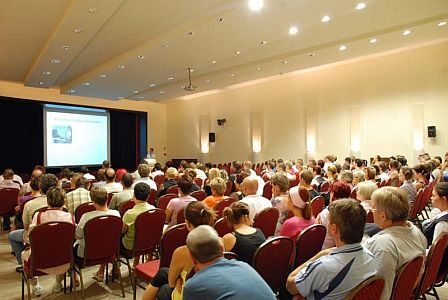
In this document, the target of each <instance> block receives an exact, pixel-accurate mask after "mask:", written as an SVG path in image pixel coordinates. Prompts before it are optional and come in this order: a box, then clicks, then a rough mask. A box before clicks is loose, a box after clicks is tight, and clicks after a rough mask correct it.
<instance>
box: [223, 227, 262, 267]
mask: <svg viewBox="0 0 448 300" xmlns="http://www.w3.org/2000/svg"><path fill="white" fill-rule="evenodd" d="M255 229H256V231H255V232H254V233H252V234H241V233H239V232H237V231H234V232H233V234H234V235H235V238H236V242H235V245H234V246H233V248H232V250H231V251H232V252H234V253H235V254H237V255H238V260H240V261H244V262H246V263H248V264H249V265H252V258H253V256H254V254H255V251H257V249H258V246H260V245H261V244H263V243H264V242H265V241H266V238H265V237H264V234H263V232H262V231H261V230H260V229H258V228H255Z"/></svg>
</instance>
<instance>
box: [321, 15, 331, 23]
mask: <svg viewBox="0 0 448 300" xmlns="http://www.w3.org/2000/svg"><path fill="white" fill-rule="evenodd" d="M330 20H331V18H330V16H323V17H322V20H321V21H322V23H327V22H328V21H330Z"/></svg>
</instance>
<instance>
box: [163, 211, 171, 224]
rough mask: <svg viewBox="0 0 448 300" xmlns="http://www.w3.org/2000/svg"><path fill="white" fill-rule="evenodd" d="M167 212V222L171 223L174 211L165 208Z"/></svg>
mask: <svg viewBox="0 0 448 300" xmlns="http://www.w3.org/2000/svg"><path fill="white" fill-rule="evenodd" d="M165 214H166V220H165V223H166V224H169V223H170V222H171V216H172V215H173V211H172V210H171V209H168V208H167V209H166V210H165Z"/></svg>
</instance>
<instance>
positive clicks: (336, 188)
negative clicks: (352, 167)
mask: <svg viewBox="0 0 448 300" xmlns="http://www.w3.org/2000/svg"><path fill="white" fill-rule="evenodd" d="M351 193H352V189H351V188H350V186H349V185H348V184H347V183H345V182H343V181H335V182H333V183H332V184H331V185H330V198H331V201H334V200H338V199H343V198H349V197H350V194H351Z"/></svg>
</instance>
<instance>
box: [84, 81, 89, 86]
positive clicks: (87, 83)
mask: <svg viewBox="0 0 448 300" xmlns="http://www.w3.org/2000/svg"><path fill="white" fill-rule="evenodd" d="M90 84H91V83H90V82H88V81H86V82H83V83H82V85H84V86H90Z"/></svg>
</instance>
